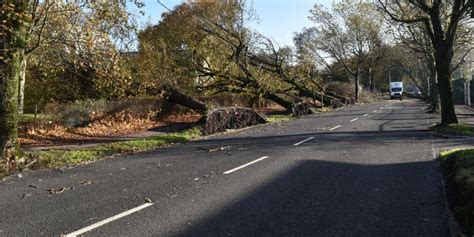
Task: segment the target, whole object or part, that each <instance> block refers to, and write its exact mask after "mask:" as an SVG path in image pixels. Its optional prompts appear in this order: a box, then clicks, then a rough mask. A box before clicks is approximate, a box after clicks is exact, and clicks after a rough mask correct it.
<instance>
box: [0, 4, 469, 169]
mask: <svg viewBox="0 0 474 237" xmlns="http://www.w3.org/2000/svg"><path fill="white" fill-rule="evenodd" d="M395 2H396V3H399V4H391V5H387V6H386V5H383V3H382V2H378V3H368V2H364V1H362V2H361V1H350V0H343V1H338V2H337V3H334V4H333V6H332V8H331V9H328V8H326V7H324V6H322V5H315V6H314V7H313V8H312V9H309V10H310V12H309V17H310V19H311V20H312V22H313V26H312V27H309V28H306V29H303V30H302V31H301V32H296V33H295V36H294V45H295V46H294V47H293V46H277V45H276V44H275V42H274V41H272V40H271V39H269V38H267V37H266V36H264V35H261V34H259V33H258V32H256V31H254V30H252V29H251V28H250V27H249V22H251V21H253V20H255V15H254V12H255V11H254V10H253V9H250V6H248V5H247V4H246V2H245V1H243V0H235V1H186V2H185V3H182V4H180V5H178V6H176V7H175V8H173V9H172V10H170V11H169V12H166V13H164V14H163V15H162V19H161V21H160V22H159V23H157V24H156V25H148V26H147V27H145V28H143V29H138V27H137V24H136V19H135V18H134V16H133V15H132V14H130V13H129V12H128V11H127V6H126V3H124V2H120V1H90V2H89V1H85V2H81V1H66V2H61V1H48V0H46V1H39V0H35V1H28V0H15V1H13V0H7V1H3V2H2V3H1V4H0V10H1V11H2V14H1V16H0V22H1V23H2V27H1V30H2V32H1V36H2V37H0V40H1V41H2V42H0V43H1V44H0V46H3V47H4V49H2V51H0V52H1V53H2V54H1V55H0V56H1V58H0V60H1V66H2V82H3V84H2V87H0V150H1V153H2V157H3V158H4V161H6V163H8V164H10V165H14V161H15V157H16V156H15V154H16V152H15V149H16V147H18V142H17V135H16V133H17V121H18V113H21V112H23V107H24V105H27V106H26V109H27V110H29V111H31V110H33V108H35V107H37V106H39V107H41V106H43V105H45V104H47V103H49V102H71V101H76V100H86V99H104V98H105V99H114V98H120V97H130V96H159V97H163V98H166V99H168V100H169V102H170V103H179V104H182V105H184V106H187V107H190V108H192V109H195V110H196V111H199V112H202V113H205V112H206V111H207V110H208V106H207V105H206V104H205V103H203V102H201V101H198V100H196V99H195V98H197V97H198V96H208V95H219V94H239V95H244V96H248V97H249V98H252V99H253V100H254V101H256V103H258V102H259V101H264V100H270V101H273V102H275V103H277V104H279V105H281V106H282V107H284V108H286V109H287V110H288V111H294V109H295V108H298V107H299V106H300V105H301V103H306V102H307V101H316V100H319V101H320V102H321V103H322V104H324V105H326V106H342V105H344V104H348V103H353V102H355V101H357V100H359V99H360V95H361V94H363V93H364V92H365V91H372V92H380V91H383V90H384V89H387V87H388V82H389V80H392V81H399V80H405V81H407V82H411V83H413V84H414V85H416V86H417V87H418V88H419V89H420V90H421V91H422V93H423V95H424V97H425V98H426V99H427V100H429V101H431V109H432V110H433V111H441V114H442V119H441V123H442V124H444V125H447V124H450V123H457V118H456V115H455V113H454V106H453V101H452V88H451V78H452V73H453V71H454V70H457V69H459V68H460V66H461V65H462V63H463V61H464V59H465V57H466V55H468V53H469V52H470V51H471V50H472V46H473V36H472V27H470V25H469V24H472V19H470V18H469V14H470V12H471V11H472V10H471V7H472V1H471V2H469V1H468V0H452V1H448V2H445V1H431V2H420V1H417V2H413V1H405V0H397V1H395ZM129 4H130V3H129ZM135 4H138V5H139V7H142V3H140V2H139V1H135ZM302 14H303V13H302ZM134 45H135V46H137V47H138V52H132V50H131V48H129V46H134ZM347 88H350V90H348V89H347Z"/></svg>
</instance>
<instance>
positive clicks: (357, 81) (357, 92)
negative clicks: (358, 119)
mask: <svg viewBox="0 0 474 237" xmlns="http://www.w3.org/2000/svg"><path fill="white" fill-rule="evenodd" d="M359 75H360V71H359V67H357V73H356V75H354V81H355V83H354V84H355V95H354V97H355V100H356V101H358V100H359Z"/></svg>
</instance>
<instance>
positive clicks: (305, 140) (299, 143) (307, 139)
mask: <svg viewBox="0 0 474 237" xmlns="http://www.w3.org/2000/svg"><path fill="white" fill-rule="evenodd" d="M312 139H314V137H309V138H306V139H304V140H303V141H300V142H297V143H295V144H293V146H299V145H301V144H303V143H305V142H307V141H309V140H312Z"/></svg>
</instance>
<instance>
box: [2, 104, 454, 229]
mask: <svg viewBox="0 0 474 237" xmlns="http://www.w3.org/2000/svg"><path fill="white" fill-rule="evenodd" d="M424 108H425V105H424V104H422V103H421V102H419V101H416V100H404V101H395V100H393V101H382V102H378V103H374V104H367V105H354V106H351V107H347V108H345V109H342V110H337V111H334V112H331V113H324V114H317V115H310V116H306V117H303V118H300V119H296V120H292V121H288V122H284V123H279V124H270V125H263V126H257V127H253V128H249V129H244V130H242V131H239V132H234V133H230V134H225V135H219V136H212V137H209V138H207V139H205V140H200V141H193V142H189V143H185V144H176V145H174V146H171V147H169V148H164V149H159V150H156V151H151V152H146V153H142V154H137V155H131V156H123V157H115V158H111V159H106V160H102V161H98V162H94V163H91V164H87V165H81V166H78V167H75V168H72V169H63V170H60V169H55V170H40V171H30V172H25V173H23V174H22V175H23V177H22V178H18V177H16V176H12V177H9V178H7V179H6V180H5V181H4V182H2V183H0V193H1V198H0V236H59V235H66V236H75V235H83V236H449V235H450V229H449V224H448V223H449V221H448V215H447V210H446V206H445V199H444V195H443V188H442V185H441V175H440V171H439V168H438V166H437V164H436V162H435V161H434V153H435V151H436V149H437V146H439V144H441V143H443V140H442V139H441V140H440V139H439V138H435V137H433V135H432V134H431V133H430V132H429V131H428V130H427V129H428V127H429V126H430V125H431V124H433V123H434V122H436V121H438V117H437V116H435V115H429V114H426V113H424V112H423V109H424ZM48 190H49V191H48Z"/></svg>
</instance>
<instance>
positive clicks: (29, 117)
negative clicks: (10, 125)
mask: <svg viewBox="0 0 474 237" xmlns="http://www.w3.org/2000/svg"><path fill="white" fill-rule="evenodd" d="M49 118H50V116H47V115H45V114H37V115H36V121H37V122H39V121H43V120H46V119H49ZM18 122H19V123H31V122H35V115H34V114H20V117H19V121H18Z"/></svg>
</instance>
